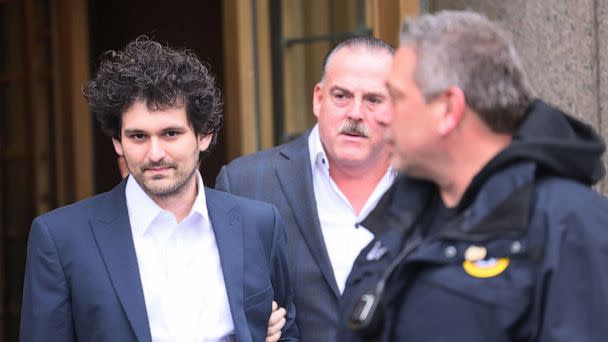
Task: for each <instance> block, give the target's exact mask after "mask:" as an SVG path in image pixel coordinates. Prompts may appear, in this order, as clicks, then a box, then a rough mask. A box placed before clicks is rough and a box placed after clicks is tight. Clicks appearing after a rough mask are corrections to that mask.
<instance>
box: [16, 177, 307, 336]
mask: <svg viewBox="0 0 608 342" xmlns="http://www.w3.org/2000/svg"><path fill="white" fill-rule="evenodd" d="M125 184H126V182H125V181H123V182H122V183H121V184H120V185H118V186H117V187H116V188H114V189H113V190H111V191H110V192H107V193H104V194H101V195H98V196H95V197H92V198H90V199H87V200H84V201H81V202H78V203H76V204H73V205H69V206H66V207H63V208H59V209H57V210H54V211H52V212H50V213H47V214H44V215H42V216H40V217H38V218H36V219H35V220H34V222H33V223H32V228H31V230H30V236H29V240H28V247H27V263H26V270H25V284H24V290H23V303H22V312H21V341H22V342H30V341H31V342H39V341H61V342H65V341H121V342H122V341H141V342H144V341H145V342H149V341H151V336H150V328H149V323H148V317H147V313H146V306H145V302H144V295H143V290H142V285H141V280H140V276H139V268H138V264H137V258H136V254H135V248H134V245H133V238H132V235H131V228H130V224H129V216H128V211H127V206H126V199H125ZM205 195H206V199H207V208H208V212H209V216H210V219H211V222H212V225H213V230H214V233H215V238H216V241H217V245H218V250H219V254H220V262H221V266H222V271H223V274H224V280H225V284H226V290H227V292H228V300H229V304H230V311H231V313H232V319H233V321H234V327H235V332H236V339H237V341H264V339H265V336H266V331H267V328H268V319H269V317H270V313H271V303H272V300H273V299H274V300H276V301H277V302H278V303H279V305H281V306H286V307H287V311H288V314H287V324H286V326H285V328H284V329H283V337H282V340H288V341H290V340H297V334H298V332H297V327H296V325H295V322H294V319H295V317H294V316H295V309H294V305H293V302H292V291H291V288H290V286H289V284H290V283H289V276H288V270H287V259H286V245H285V237H284V231H283V227H282V224H281V221H280V217H279V214H278V212H277V210H276V208H273V207H272V206H270V205H268V204H265V203H261V202H256V201H252V200H248V199H244V198H240V197H237V196H233V195H230V194H226V193H223V192H219V191H215V190H212V189H207V188H205Z"/></svg>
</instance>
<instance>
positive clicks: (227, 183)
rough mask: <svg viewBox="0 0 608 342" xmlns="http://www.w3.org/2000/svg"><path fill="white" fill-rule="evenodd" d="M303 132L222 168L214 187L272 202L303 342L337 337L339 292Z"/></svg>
mask: <svg viewBox="0 0 608 342" xmlns="http://www.w3.org/2000/svg"><path fill="white" fill-rule="evenodd" d="M308 134H309V132H307V133H306V134H303V135H302V136H300V137H299V138H298V139H296V140H294V141H292V142H290V143H287V144H285V145H281V146H278V147H275V148H272V149H269V150H265V151H262V152H259V153H255V154H252V155H248V156H244V157H241V158H238V159H236V160H234V161H232V162H231V163H230V164H228V165H226V166H224V167H223V168H222V170H221V171H220V174H219V175H218V177H217V182H216V188H217V189H219V190H224V191H228V192H231V193H233V194H236V195H240V196H245V197H249V198H253V199H256V200H260V201H264V202H268V203H271V204H273V205H275V206H276V207H277V208H278V209H279V212H280V213H281V217H282V218H283V222H285V231H286V234H287V244H288V245H289V257H290V258H289V259H290V260H291V261H292V265H291V275H292V279H293V288H294V293H295V303H296V308H297V310H298V316H297V318H296V322H297V325H298V328H299V330H300V338H301V340H302V341H310V342H317V341H323V342H330V341H335V340H336V338H337V337H336V335H337V329H338V319H339V299H340V292H339V290H338V286H337V283H336V280H335V277H334V272H333V269H332V266H331V262H330V261H329V256H328V254H327V249H326V247H325V242H324V239H323V234H322V232H321V225H320V223H319V215H318V213H317V204H316V202H315V197H314V190H313V185H312V171H311V168H310V156H309V152H308Z"/></svg>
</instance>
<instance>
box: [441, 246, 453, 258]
mask: <svg viewBox="0 0 608 342" xmlns="http://www.w3.org/2000/svg"><path fill="white" fill-rule="evenodd" d="M443 253H444V254H445V257H446V258H450V259H451V258H453V257H455V256H456V247H454V246H447V247H446V248H445V250H444V251H443Z"/></svg>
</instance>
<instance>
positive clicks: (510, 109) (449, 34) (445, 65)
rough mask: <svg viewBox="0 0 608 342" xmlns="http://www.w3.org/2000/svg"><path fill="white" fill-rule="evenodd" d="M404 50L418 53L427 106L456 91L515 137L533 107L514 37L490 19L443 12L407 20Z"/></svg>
mask: <svg viewBox="0 0 608 342" xmlns="http://www.w3.org/2000/svg"><path fill="white" fill-rule="evenodd" d="M400 45H402V46H407V47H411V48H413V49H414V51H415V52H416V54H417V65H416V68H415V72H414V79H415V82H416V84H417V86H418V87H419V88H420V91H421V92H422V94H423V95H424V97H425V99H426V100H427V101H430V100H432V99H433V98H434V97H436V96H438V95H439V94H440V93H441V92H442V91H444V90H446V89H447V88H449V87H451V86H457V87H459V88H460V89H462V91H463V92H464V94H465V98H466V103H467V106H468V107H469V108H471V109H472V110H473V111H475V112H476V113H477V114H478V115H479V116H480V117H481V118H482V120H484V122H485V123H486V124H487V125H488V126H489V127H490V128H491V129H492V130H493V131H495V132H498V133H513V132H514V131H515V130H516V129H517V127H518V126H519V123H520V122H521V120H522V119H523V117H524V115H525V112H526V109H527V108H528V106H529V105H530V102H531V98H532V95H531V92H530V90H529V86H528V83H527V80H526V76H525V72H524V70H523V68H522V65H521V61H520V58H519V56H518V54H517V51H516V50H515V47H514V45H513V42H512V41H511V39H510V37H509V35H508V34H507V33H506V32H505V31H503V30H502V29H500V28H499V27H498V25H496V24H494V23H492V22H491V21H490V20H488V18H486V17H485V16H483V15H481V14H478V13H475V12H470V11H441V12H438V13H436V14H425V15H422V16H420V17H418V18H406V19H405V20H404V22H403V26H402V27H401V35H400Z"/></svg>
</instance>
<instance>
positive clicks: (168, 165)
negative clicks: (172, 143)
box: [142, 162, 175, 171]
mask: <svg viewBox="0 0 608 342" xmlns="http://www.w3.org/2000/svg"><path fill="white" fill-rule="evenodd" d="M160 167H166V168H175V165H173V163H168V162H158V163H148V164H145V165H144V166H142V169H143V170H144V171H146V170H150V169H157V168H160Z"/></svg>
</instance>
